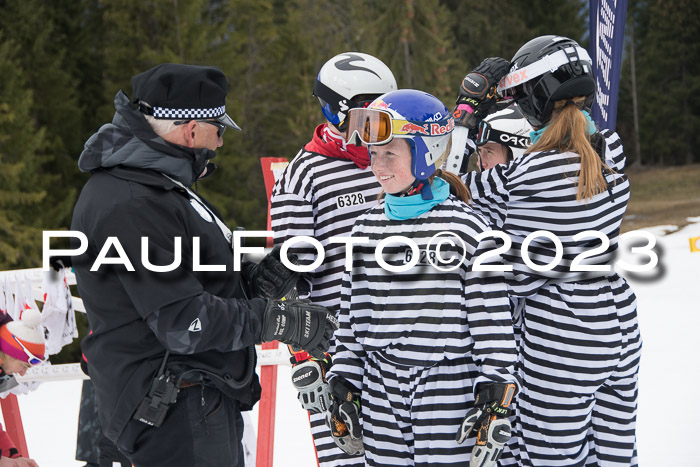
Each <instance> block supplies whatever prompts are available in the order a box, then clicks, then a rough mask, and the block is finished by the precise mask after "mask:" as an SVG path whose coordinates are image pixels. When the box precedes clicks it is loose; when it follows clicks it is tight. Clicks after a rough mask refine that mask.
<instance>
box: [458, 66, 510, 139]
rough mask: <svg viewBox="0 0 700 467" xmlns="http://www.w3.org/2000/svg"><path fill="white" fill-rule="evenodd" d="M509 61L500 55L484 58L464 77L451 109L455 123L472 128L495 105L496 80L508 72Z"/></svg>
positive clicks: (496, 98)
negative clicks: (455, 102) (455, 103)
mask: <svg viewBox="0 0 700 467" xmlns="http://www.w3.org/2000/svg"><path fill="white" fill-rule="evenodd" d="M509 70H510V63H509V62H508V61H507V60H505V59H503V58H500V57H491V58H487V59H485V60H484V61H483V62H481V64H480V65H479V66H478V67H476V68H474V70H473V71H472V72H471V73H469V74H468V75H467V76H465V77H464V79H463V80H462V84H461V85H460V87H459V96H458V97H457V105H456V106H455V108H454V110H453V111H452V116H453V117H454V119H455V125H461V126H466V127H467V128H470V129H474V128H476V127H477V125H478V124H479V121H480V120H483V119H484V118H485V117H486V116H487V115H488V114H489V113H491V111H492V110H493V108H494V106H495V105H496V101H497V100H498V93H497V92H496V88H497V87H498V82H499V81H500V80H501V79H503V77H504V76H506V75H507V74H508V71H509Z"/></svg>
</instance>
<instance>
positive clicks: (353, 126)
mask: <svg viewBox="0 0 700 467" xmlns="http://www.w3.org/2000/svg"><path fill="white" fill-rule="evenodd" d="M454 127H455V123H454V118H453V117H452V113H451V112H450V111H449V110H447V107H445V104H443V103H442V102H440V100H439V99H438V98H437V97H435V96H432V95H430V94H428V93H427V92H423V91H416V90H414V89H400V90H398V91H392V92H389V93H387V94H384V95H383V96H380V97H378V98H377V99H376V100H375V101H374V102H372V103H371V104H370V105H369V107H367V108H366V109H361V108H358V109H352V110H350V113H349V117H348V127H347V133H346V140H347V141H348V142H352V140H356V139H359V140H360V141H361V142H362V143H364V144H366V145H368V146H371V145H382V144H387V143H388V142H389V141H391V140H392V139H393V138H403V139H406V140H408V144H409V145H410V146H411V171H412V173H413V176H414V177H416V180H418V181H425V180H427V179H428V177H430V176H431V175H433V174H434V173H435V171H436V170H437V169H438V168H439V167H440V166H441V165H442V163H443V162H444V161H445V159H446V158H447V155H448V153H449V149H450V148H449V146H450V141H451V138H450V133H452V130H453V129H454Z"/></svg>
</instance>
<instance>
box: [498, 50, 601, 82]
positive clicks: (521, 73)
mask: <svg viewBox="0 0 700 467" xmlns="http://www.w3.org/2000/svg"><path fill="white" fill-rule="evenodd" d="M575 61H588V62H590V61H591V57H590V55H588V51H587V50H586V49H584V48H583V47H580V46H576V47H567V48H565V49H561V50H557V51H556V52H554V53H553V54H550V55H545V56H544V57H542V58H541V59H539V60H537V61H536V62H535V63H531V64H529V65H528V66H526V67H525V68H519V69H517V70H513V71H511V72H510V73H508V74H507V75H506V76H505V77H504V78H503V79H502V80H501V81H500V82H499V83H498V92H499V93H502V92H503V91H506V90H508V89H511V88H514V87H516V86H520V85H521V84H523V83H526V82H528V81H530V80H532V79H535V78H537V77H539V76H542V75H543V74H545V73H553V72H554V71H556V70H557V69H558V68H559V67H560V66H562V65H566V64H567V63H571V62H575Z"/></svg>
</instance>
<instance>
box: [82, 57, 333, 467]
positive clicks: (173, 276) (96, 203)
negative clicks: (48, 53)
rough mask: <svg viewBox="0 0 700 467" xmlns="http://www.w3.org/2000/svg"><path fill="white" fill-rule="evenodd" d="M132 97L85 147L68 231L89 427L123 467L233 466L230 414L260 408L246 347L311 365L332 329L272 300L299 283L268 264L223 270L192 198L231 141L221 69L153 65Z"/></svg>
mask: <svg viewBox="0 0 700 467" xmlns="http://www.w3.org/2000/svg"><path fill="white" fill-rule="evenodd" d="M132 86H133V98H134V99H133V100H130V99H129V98H128V97H127V96H126V94H124V92H122V91H120V92H118V93H117V95H116V97H115V99H114V103H115V108H116V113H115V115H114V118H113V120H112V123H109V124H106V125H104V126H102V128H100V130H99V131H98V132H97V133H95V134H94V135H93V136H92V137H90V139H89V140H88V141H87V142H86V144H85V149H84V151H83V153H82V154H81V156H80V159H79V161H78V166H79V168H80V170H82V171H84V172H90V173H91V177H90V179H89V180H88V181H87V183H86V184H85V186H84V187H83V190H82V193H81V195H80V197H79V199H78V202H77V204H76V206H75V210H74V212H73V221H72V226H71V229H72V230H76V231H80V232H82V233H84V234H85V236H86V237H87V240H88V244H87V251H86V252H85V253H84V254H82V255H81V256H79V257H76V259H75V260H74V268H75V273H76V277H77V281H78V290H79V292H80V295H81V297H82V299H83V301H84V303H85V307H86V309H87V316H88V321H89V324H90V328H91V330H92V333H91V334H90V335H89V336H87V337H86V338H85V339H84V340H83V343H82V348H83V352H84V353H85V356H86V357H87V361H88V368H89V372H90V377H91V378H92V380H93V382H94V385H95V390H96V394H97V404H98V411H99V415H100V421H101V424H102V427H103V429H104V432H105V435H106V436H107V437H108V438H109V439H110V440H112V441H113V442H115V443H116V445H117V447H118V448H119V449H120V451H122V452H123V453H124V454H126V455H127V456H128V457H129V459H130V460H131V461H132V462H133V463H134V465H135V466H149V467H152V466H161V465H162V466H166V465H167V466H188V467H191V466H204V465H206V466H210V465H215V466H223V465H226V466H231V465H234V466H238V465H241V466H242V465H243V452H242V449H241V439H242V430H243V422H242V418H241V413H240V412H241V411H242V410H250V409H251V408H252V406H253V405H254V404H255V403H256V402H257V401H258V399H259V397H260V385H259V382H258V378H257V375H256V374H255V349H254V347H253V345H254V344H257V343H260V342H262V341H271V340H280V341H282V342H285V343H288V344H291V345H294V346H297V347H301V348H304V349H305V350H307V351H309V352H311V353H315V354H317V355H323V352H324V351H325V350H326V349H327V347H328V341H329V339H330V337H331V336H332V333H333V330H334V329H335V323H334V320H333V318H330V317H329V316H328V314H327V311H326V309H325V308H323V307H321V306H317V305H312V304H310V303H308V302H304V301H288V302H281V301H279V300H276V298H279V297H282V296H284V295H285V294H286V293H287V292H288V291H289V290H290V289H291V288H292V287H293V285H294V283H295V282H296V279H297V276H296V274H295V273H292V272H290V271H288V270H287V269H286V268H284V267H283V266H282V265H281V262H280V261H279V255H278V254H277V255H275V254H272V255H268V257H266V258H265V259H264V260H263V261H262V262H261V263H260V264H245V265H244V266H243V267H242V271H241V272H238V271H235V270H233V261H232V242H231V237H232V235H231V231H230V230H229V229H228V227H226V225H225V223H224V222H223V221H222V220H221V216H220V215H219V213H218V212H217V211H216V209H215V208H214V207H213V206H211V205H210V204H209V203H208V202H207V201H206V200H205V199H204V198H202V197H201V196H200V195H198V194H197V193H195V192H194V191H193V190H192V189H191V186H192V185H193V184H194V182H195V181H197V180H198V179H200V178H201V177H203V176H204V175H205V174H206V175H210V174H211V172H212V171H213V169H214V165H213V164H212V163H211V162H210V161H211V159H213V158H214V156H215V153H214V151H215V150H216V149H217V148H219V147H221V145H222V144H223V135H224V132H225V131H226V129H228V128H233V129H234V130H240V128H239V127H238V125H236V123H235V122H234V121H233V120H232V119H231V118H230V117H229V116H228V115H227V114H226V110H225V98H226V93H227V81H226V77H225V76H224V74H223V73H222V72H221V70H219V69H218V68H215V67H205V66H188V65H176V64H163V65H159V66H156V67H154V68H152V69H150V70H148V71H146V72H144V73H141V74H139V75H136V76H134V77H133V78H132ZM233 253H235V252H233Z"/></svg>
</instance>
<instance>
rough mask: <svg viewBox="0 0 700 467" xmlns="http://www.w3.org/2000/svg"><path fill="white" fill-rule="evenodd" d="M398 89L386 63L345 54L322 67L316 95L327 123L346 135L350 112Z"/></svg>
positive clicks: (357, 53) (376, 59)
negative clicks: (347, 119)
mask: <svg viewBox="0 0 700 467" xmlns="http://www.w3.org/2000/svg"><path fill="white" fill-rule="evenodd" d="M396 89H398V87H397V85H396V79H395V78H394V74H393V73H392V72H391V70H390V69H389V67H387V66H386V65H385V64H384V62H382V61H381V60H379V59H378V58H376V57H373V56H371V55H367V54H363V53H360V52H345V53H342V54H338V55H336V56H335V57H333V58H331V59H330V60H328V61H327V62H326V63H325V64H324V65H323V66H322V67H321V71H319V72H318V77H317V78H316V82H315V83H314V88H313V95H314V96H316V97H318V100H319V102H320V103H321V109H322V111H323V115H324V116H325V117H326V119H327V120H328V121H329V122H331V123H332V124H334V125H336V126H337V127H338V129H340V130H341V131H343V130H344V129H345V128H344V127H345V117H346V116H347V114H348V110H350V109H352V108H356V107H366V106H367V105H369V104H370V103H371V102H372V101H373V100H374V99H376V98H377V97H379V96H380V95H382V94H385V93H387V92H390V91H395V90H396ZM357 97H361V99H355V98H357Z"/></svg>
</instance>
